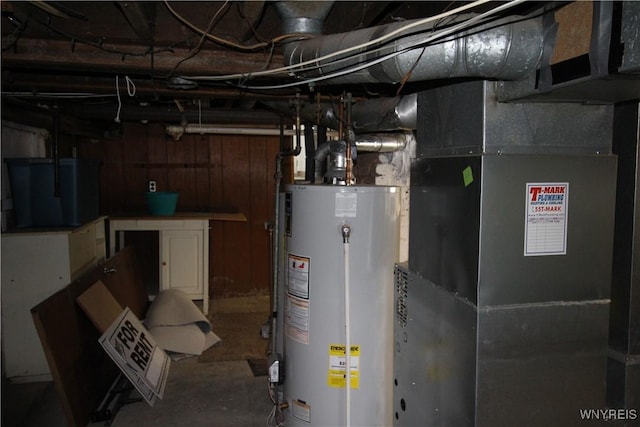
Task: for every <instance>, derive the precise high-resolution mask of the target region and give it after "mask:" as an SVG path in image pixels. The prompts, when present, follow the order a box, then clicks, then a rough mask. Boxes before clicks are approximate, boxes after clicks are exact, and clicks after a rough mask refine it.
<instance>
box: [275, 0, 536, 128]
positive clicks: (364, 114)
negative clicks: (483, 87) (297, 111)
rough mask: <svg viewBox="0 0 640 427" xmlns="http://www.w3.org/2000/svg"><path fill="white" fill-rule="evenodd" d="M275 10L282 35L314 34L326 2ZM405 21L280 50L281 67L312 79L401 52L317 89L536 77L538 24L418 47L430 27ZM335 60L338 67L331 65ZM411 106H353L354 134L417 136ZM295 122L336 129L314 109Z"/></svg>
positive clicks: (481, 30) (508, 22)
mask: <svg viewBox="0 0 640 427" xmlns="http://www.w3.org/2000/svg"><path fill="white" fill-rule="evenodd" d="M277 5H278V11H279V13H280V15H281V17H282V20H283V31H285V32H292V31H295V32H304V33H309V34H320V33H321V30H322V21H323V20H324V19H325V17H326V15H327V13H328V12H329V10H330V8H331V6H332V2H297V1H293V2H278V3H277ZM472 16H475V15H460V16H458V17H456V18H455V19H454V20H453V22H462V21H465V20H467V19H469V18H470V17H472ZM412 22H417V21H403V22H398V23H393V24H389V25H384V26H379V27H372V28H366V29H362V30H358V31H352V32H348V33H340V34H332V35H326V36H322V37H316V38H312V39H309V40H302V41H297V42H293V43H289V44H288V45H286V46H285V63H286V65H296V64H300V63H302V62H306V61H316V65H318V68H316V69H314V70H313V71H304V72H303V71H300V72H299V73H298V74H299V75H301V76H304V77H307V78H314V77H319V76H326V75H329V74H331V73H334V72H338V71H341V70H344V69H348V68H349V67H354V66H358V65H361V64H363V63H366V62H367V61H372V60H375V59H378V58H382V57H383V56H384V55H387V54H389V53H391V52H400V53H399V54H398V55H397V56H395V57H392V58H389V59H386V60H384V61H382V62H380V63H378V64H376V65H372V66H371V67H369V68H365V69H363V70H360V71H354V72H351V73H349V74H346V75H343V76H340V77H336V78H331V79H328V80H325V81H324V82H323V83H325V84H362V83H398V82H400V81H409V82H411V81H422V80H433V79H444V78H465V77H476V78H483V79H499V80H517V79H521V78H523V77H525V76H527V75H529V74H531V73H533V72H535V70H536V67H537V66H538V63H539V61H540V58H541V57H542V51H543V39H544V37H543V28H542V23H541V21H540V19H522V18H517V17H516V18H509V19H501V20H497V21H493V22H490V23H484V24H482V25H480V26H476V27H475V28H472V29H469V30H466V31H465V32H463V33H459V34H456V35H453V36H449V37H447V38H445V39H444V40H442V41H440V42H438V43H437V44H429V45H424V46H421V45H420V43H422V42H423V41H424V40H425V38H426V37H427V36H428V35H431V34H433V32H434V31H436V28H435V27H434V23H426V24H421V25H417V26H414V27H413V28H411V30H410V32H409V31H404V32H402V31H401V29H402V28H404V27H406V26H407V25H409V24H411V23H412ZM436 24H437V23H436ZM450 24H451V23H450ZM442 28H443V27H440V28H438V29H442ZM396 31H400V32H399V33H398V34H399V35H398V36H395V39H393V40H392V41H390V42H389V43H386V44H384V45H382V44H377V45H374V46H372V47H370V48H365V47H362V48H360V49H358V50H356V51H355V52H351V53H348V54H341V55H339V56H337V57H333V58H331V59H328V60H319V58H321V57H323V56H326V55H329V54H332V53H334V52H338V51H341V50H343V49H347V48H351V47H353V46H359V45H362V44H363V43H366V42H369V41H370V40H374V39H377V38H379V37H381V36H384V35H386V34H390V33H392V32H396ZM415 46H419V47H415ZM412 47H413V48H412ZM372 49H376V50H372ZM337 60H340V61H339V62H337V63H336V62H335V61H337ZM403 79H404V80H403ZM416 101H417V97H416V96H415V95H409V96H404V97H396V98H378V99H372V100H367V101H362V102H359V103H356V104H354V105H353V112H352V114H353V116H352V118H353V125H354V131H355V132H356V133H362V132H376V131H387V130H398V129H411V130H413V129H416V111H417V102H416ZM267 105H269V106H271V107H272V108H275V109H276V110H280V111H283V109H288V106H285V105H284V104H282V105H280V104H279V103H273V102H269V103H267ZM301 116H302V117H305V118H306V119H307V120H308V121H311V122H313V123H316V122H317V118H318V117H319V118H320V122H319V124H321V125H323V126H326V127H328V128H332V129H337V128H338V118H337V117H336V114H335V112H334V109H333V107H332V106H331V105H321V106H320V111H318V106H317V105H307V106H306V107H303V109H302V111H301Z"/></svg>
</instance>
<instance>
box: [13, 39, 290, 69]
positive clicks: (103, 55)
mask: <svg viewBox="0 0 640 427" xmlns="http://www.w3.org/2000/svg"><path fill="white" fill-rule="evenodd" d="M149 49H150V48H149V46H145V45H131V44H124V43H120V44H119V43H104V44H103V45H102V46H101V48H97V47H93V46H88V45H85V44H75V45H74V44H73V43H72V42H70V41H60V40H42V39H21V40H19V41H18V44H17V49H16V50H15V51H13V50H7V51H5V52H3V53H2V65H3V68H6V67H19V66H23V67H25V68H29V69H38V68H48V69H59V70H78V71H94V72H101V73H105V72H106V73H128V74H136V73H137V74H144V75H150V74H153V75H158V76H160V75H163V74H168V73H170V72H172V71H173V70H174V68H175V66H176V64H177V63H178V62H179V61H180V60H181V59H182V58H185V57H187V56H189V55H190V54H191V52H190V51H189V50H188V49H184V48H177V47H174V48H166V49H164V50H162V51H160V48H159V47H156V48H155V49H156V52H157V53H155V54H151V53H150V52H149ZM106 50H108V51H106ZM282 63H283V60H282V55H278V54H275V55H270V54H269V53H268V52H264V53H255V52H254V53H252V54H250V55H249V54H245V53H239V52H235V51H232V50H225V51H221V50H207V49H202V50H201V51H200V52H199V53H198V54H197V55H195V56H193V57H192V58H190V59H188V60H186V61H184V62H182V63H181V64H180V66H179V67H178V68H177V70H176V74H187V75H188V74H198V75H220V74H230V73H237V72H241V73H245V72H246V73H248V72H253V71H256V70H262V69H269V68H276V67H278V66H281V65H282Z"/></svg>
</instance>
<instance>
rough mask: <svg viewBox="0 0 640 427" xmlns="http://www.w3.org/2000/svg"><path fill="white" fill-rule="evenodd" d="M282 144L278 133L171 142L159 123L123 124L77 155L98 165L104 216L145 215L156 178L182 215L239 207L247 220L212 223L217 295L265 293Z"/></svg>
mask: <svg viewBox="0 0 640 427" xmlns="http://www.w3.org/2000/svg"><path fill="white" fill-rule="evenodd" d="M279 146H280V141H279V137H277V136H250V135H198V134H192V135H183V137H182V138H181V139H180V140H179V141H174V140H173V139H171V138H170V137H168V136H166V135H165V134H164V128H163V127H162V126H161V125H159V124H149V125H142V124H138V123H127V124H124V125H123V136H122V137H121V138H119V139H114V140H108V141H104V142H101V143H98V144H82V145H81V147H80V149H79V155H80V157H91V158H100V159H101V160H102V162H103V163H102V171H101V181H102V182H101V213H102V214H105V215H109V214H137V213H146V205H145V203H144V197H143V193H144V191H146V189H147V185H148V181H149V180H155V181H156V183H157V186H158V190H161V191H162V190H166V191H178V192H179V193H180V198H179V202H178V210H180V211H228V210H238V211H240V212H242V213H243V214H244V215H245V216H246V217H247V222H244V223H233V222H220V221H212V222H211V230H210V236H209V237H210V254H209V255H210V260H209V285H210V294H211V295H212V296H213V297H215V296H229V295H242V294H251V293H256V292H262V293H268V292H269V291H270V287H271V285H270V283H271V263H270V241H269V233H268V231H267V230H265V222H267V221H268V222H272V221H273V208H274V191H275V180H274V173H275V159H276V154H277V152H278V150H279ZM285 167H286V161H285ZM140 246H141V247H143V248H144V245H140ZM149 246H150V247H153V246H152V245H149Z"/></svg>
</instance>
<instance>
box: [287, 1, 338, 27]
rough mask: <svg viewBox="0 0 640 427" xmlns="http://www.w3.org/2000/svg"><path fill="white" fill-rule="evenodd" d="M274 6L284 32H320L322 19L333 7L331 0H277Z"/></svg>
mask: <svg viewBox="0 0 640 427" xmlns="http://www.w3.org/2000/svg"><path fill="white" fill-rule="evenodd" d="M276 7H277V9H278V13H279V14H280V18H281V19H282V31H283V32H284V34H294V33H304V34H322V27H323V25H324V20H325V18H326V17H327V15H328V14H329V11H330V10H331V8H332V7H333V2H332V1H279V2H276Z"/></svg>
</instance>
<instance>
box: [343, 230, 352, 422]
mask: <svg viewBox="0 0 640 427" xmlns="http://www.w3.org/2000/svg"><path fill="white" fill-rule="evenodd" d="M349 306H350V302H349V241H348V240H347V241H345V242H344V319H345V320H344V327H345V343H344V347H345V349H344V355H345V363H346V382H345V389H346V398H345V407H346V420H345V426H346V427H350V426H351V332H350V329H351V325H350V323H351V320H350V319H349V316H350V312H349Z"/></svg>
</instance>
